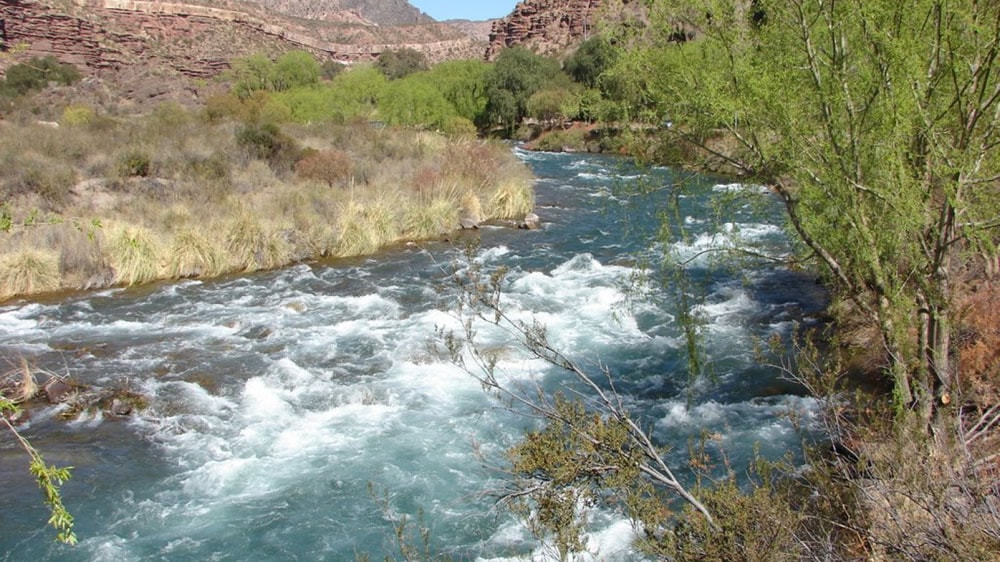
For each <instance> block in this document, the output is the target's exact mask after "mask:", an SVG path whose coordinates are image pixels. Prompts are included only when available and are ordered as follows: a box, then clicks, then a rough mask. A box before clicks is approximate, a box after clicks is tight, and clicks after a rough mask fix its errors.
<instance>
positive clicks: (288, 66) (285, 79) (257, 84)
mask: <svg viewBox="0 0 1000 562" xmlns="http://www.w3.org/2000/svg"><path fill="white" fill-rule="evenodd" d="M320 72H321V68H320V65H319V63H318V62H317V61H316V59H315V58H313V56H312V55H311V54H309V53H307V52H306V51H297V50H296V51H288V52H287V53H285V54H283V55H281V56H280V57H278V59H277V60H276V61H274V62H271V60H270V59H269V58H267V56H266V55H263V54H259V53H258V54H254V55H250V56H248V57H245V58H240V59H236V60H234V61H233V65H232V71H231V74H232V78H233V82H234V85H233V91H234V92H235V93H236V95H237V96H239V97H240V98H241V99H246V98H248V97H250V96H251V95H252V94H253V93H254V92H260V91H269V92H283V91H286V90H290V89H292V88H299V87H303V86H310V85H313V84H316V83H318V82H319V78H320Z"/></svg>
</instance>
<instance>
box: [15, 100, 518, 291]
mask: <svg viewBox="0 0 1000 562" xmlns="http://www.w3.org/2000/svg"><path fill="white" fill-rule="evenodd" d="M88 111H89V110H88V109H87V108H72V107H71V108H68V109H67V110H66V112H64V115H63V119H62V120H61V121H60V122H59V123H55V122H51V123H50V122H37V121H30V120H25V119H22V122H12V121H5V122H3V123H2V124H0V127H2V128H3V134H2V135H0V159H2V164H3V165H4V169H6V170H10V171H11V172H10V173H9V174H7V175H5V176H4V177H3V178H2V179H0V188H2V191H3V194H4V197H3V201H4V203H3V221H2V222H0V226H4V230H9V232H7V233H6V234H4V235H3V236H2V237H0V264H2V267H0V300H5V299H9V298H12V297H15V296H23V295H37V294H41V293H46V292H52V291H60V290H76V289H96V288H104V287H111V286H132V285H137V284H142V283H147V282H150V281H153V280H158V279H180V278H209V277H215V276H218V275H222V274H225V273H230V272H238V271H256V270H263V269H272V268H276V267H281V266H284V265H288V264H291V263H296V262H300V261H303V260H308V259H316V258H321V257H344V256H356V255H365V254H370V253H372V252H374V251H376V250H378V249H380V248H383V247H386V246H389V245H391V244H395V243H399V242H402V241H412V240H428V239H435V238H439V237H442V236H444V235H446V234H447V233H449V232H452V231H454V230H457V229H459V228H461V227H463V226H465V227H469V228H472V227H476V226H478V225H479V224H481V223H486V222H488V221H491V220H501V221H502V220H507V221H513V220H516V219H521V218H523V217H524V216H525V215H526V214H527V213H529V212H531V210H532V209H533V206H534V205H533V194H532V190H531V175H530V173H529V172H528V170H527V169H526V168H525V167H524V166H523V165H522V164H521V163H520V162H519V161H518V160H517V159H516V158H515V157H514V156H513V155H512V154H511V152H510V149H509V147H507V146H504V145H500V144H495V143H491V142H485V141H479V140H476V139H473V138H449V137H445V136H442V135H440V134H435V133H430V132H420V131H414V130H407V129H399V128H384V127H381V126H373V125H372V124H369V123H368V122H364V121H361V122H356V123H351V124H347V125H330V124H326V125H316V126H306V125H303V126H299V125H285V126H282V127H281V128H279V127H276V126H271V125H264V124H254V123H241V122H236V121H230V120H213V119H210V118H208V117H206V116H204V115H202V114H200V113H197V112H191V111H188V110H185V109H182V108H180V107H178V106H170V105H165V106H162V107H159V108H158V109H157V110H156V111H154V112H153V113H152V114H151V115H148V116H145V117H135V118H111V117H107V116H97V115H94V114H93V113H92V112H89V113H88Z"/></svg>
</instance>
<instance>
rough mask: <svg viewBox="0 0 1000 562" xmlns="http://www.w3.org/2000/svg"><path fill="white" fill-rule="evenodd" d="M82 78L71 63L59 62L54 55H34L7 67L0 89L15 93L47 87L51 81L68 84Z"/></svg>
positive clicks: (22, 93) (19, 93) (24, 92)
mask: <svg viewBox="0 0 1000 562" xmlns="http://www.w3.org/2000/svg"><path fill="white" fill-rule="evenodd" d="M78 80H80V72H79V71H78V70H77V69H76V67H75V66H73V65H71V64H64V63H61V62H59V60H58V59H57V58H55V57H54V56H52V55H48V56H45V57H34V58H32V59H31V60H29V61H27V62H23V63H18V64H15V65H13V66H11V67H10V68H8V69H7V76H6V78H5V79H4V81H3V84H0V91H3V90H6V91H7V92H9V93H12V94H14V95H24V94H27V93H29V92H33V91H38V90H42V89H45V88H46V87H47V86H48V85H49V83H50V82H53V83H56V84H61V85H64V86H68V85H70V84H73V83H74V82H76V81H78Z"/></svg>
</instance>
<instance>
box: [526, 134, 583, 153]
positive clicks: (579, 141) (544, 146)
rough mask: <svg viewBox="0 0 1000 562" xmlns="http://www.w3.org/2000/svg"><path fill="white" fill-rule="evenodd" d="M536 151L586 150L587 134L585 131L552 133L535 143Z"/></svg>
mask: <svg viewBox="0 0 1000 562" xmlns="http://www.w3.org/2000/svg"><path fill="white" fill-rule="evenodd" d="M533 144H534V147H535V149H536V150H545V151H549V152H561V151H564V150H586V148H587V132H586V131H585V130H583V129H570V130H568V131H552V132H551V133H548V134H546V135H542V136H541V137H539V138H538V140H536V141H534V143H533Z"/></svg>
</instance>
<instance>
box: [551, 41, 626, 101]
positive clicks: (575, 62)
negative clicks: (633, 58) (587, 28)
mask: <svg viewBox="0 0 1000 562" xmlns="http://www.w3.org/2000/svg"><path fill="white" fill-rule="evenodd" d="M618 53H619V50H618V49H617V48H616V47H614V46H613V45H612V44H611V42H610V41H609V40H608V39H607V38H605V37H604V36H603V35H595V36H593V37H591V38H590V39H587V40H586V41H584V42H583V43H581V44H580V46H579V47H578V48H577V50H576V51H574V52H573V54H572V55H570V56H569V58H567V59H566V62H565V63H563V68H564V69H565V71H566V74H569V75H570V76H571V77H572V78H573V80H575V81H576V82H578V83H580V84H583V85H584V86H586V87H588V88H597V87H598V86H599V85H600V78H601V75H602V74H603V73H604V71H605V70H607V69H609V68H611V67H612V66H614V64H615V61H616V60H617V59H618Z"/></svg>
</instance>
